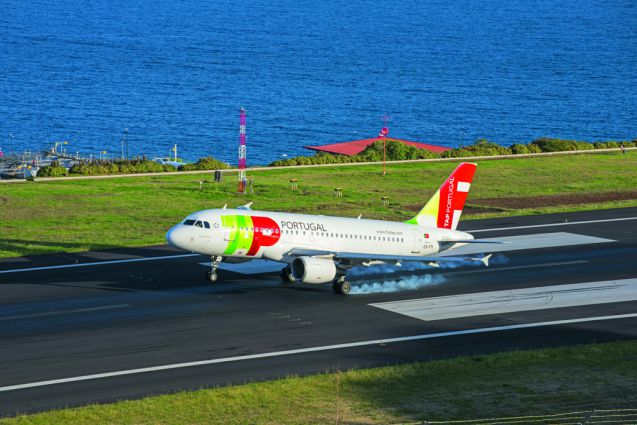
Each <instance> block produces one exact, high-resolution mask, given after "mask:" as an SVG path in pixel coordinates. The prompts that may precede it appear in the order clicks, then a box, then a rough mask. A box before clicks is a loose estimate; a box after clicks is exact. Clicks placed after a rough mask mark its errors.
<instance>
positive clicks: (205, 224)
mask: <svg viewBox="0 0 637 425" xmlns="http://www.w3.org/2000/svg"><path fill="white" fill-rule="evenodd" d="M203 225H204V227H205V228H206V229H210V223H208V222H207V221H204V222H203Z"/></svg>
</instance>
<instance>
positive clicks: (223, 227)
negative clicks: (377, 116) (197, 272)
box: [166, 162, 493, 295]
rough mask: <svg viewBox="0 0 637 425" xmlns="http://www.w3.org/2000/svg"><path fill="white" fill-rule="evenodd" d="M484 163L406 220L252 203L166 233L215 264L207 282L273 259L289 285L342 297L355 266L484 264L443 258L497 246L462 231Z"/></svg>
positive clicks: (451, 181)
mask: <svg viewBox="0 0 637 425" xmlns="http://www.w3.org/2000/svg"><path fill="white" fill-rule="evenodd" d="M476 167H477V164H473V163H464V162H463V163H461V164H459V165H458V166H457V168H456V169H455V170H454V171H453V173H451V175H450V176H449V177H448V178H447V180H446V181H445V182H444V183H443V184H442V186H440V188H439V189H438V191H437V192H436V193H435V194H434V195H433V196H432V198H431V199H430V200H429V201H428V202H427V204H426V205H425V206H424V207H423V208H422V210H420V212H419V213H418V214H417V215H416V216H415V217H413V218H412V219H410V220H407V221H406V222H403V223H401V222H393V221H383V220H368V219H362V218H361V216H359V217H358V218H348V217H334V216H323V215H309V214H293V213H285V212H268V211H256V210H252V209H251V208H250V206H251V204H252V203H249V204H247V205H244V206H242V207H239V208H236V209H227V205H226V206H224V207H223V208H218V209H207V210H202V211H197V212H194V213H192V214H190V215H189V216H187V217H186V218H185V219H184V220H183V221H182V222H180V223H179V224H177V225H175V226H173V227H172V228H171V229H170V230H169V231H168V232H167V233H166V241H167V242H168V243H169V244H170V245H172V246H174V247H177V248H180V249H182V250H185V251H191V252H194V253H199V254H205V255H208V256H210V258H211V270H210V271H208V272H207V275H206V276H207V278H208V280H210V281H211V282H215V281H217V279H218V274H217V269H218V268H219V265H220V264H221V262H222V261H227V262H229V263H231V262H243V261H250V260H252V259H267V260H272V261H277V262H281V263H282V264H284V265H285V266H284V267H283V268H282V270H281V278H282V279H283V281H284V282H295V281H301V282H304V283H311V284H323V283H329V282H331V283H332V287H333V290H334V292H335V293H337V294H345V295H346V294H348V293H349V292H350V290H351V288H352V286H351V283H350V282H348V281H347V279H346V274H347V271H348V270H349V269H351V268H352V267H354V266H373V265H379V264H393V265H397V266H400V265H401V264H402V263H404V262H410V261H412V262H420V263H424V264H427V265H430V266H434V267H436V266H439V265H440V263H441V262H466V261H476V262H480V263H482V264H484V266H488V265H489V258H490V257H491V255H486V256H484V257H481V258H475V257H457V256H456V257H454V256H441V255H440V254H441V253H442V252H445V251H449V250H451V249H453V248H456V247H458V246H461V245H464V244H467V243H487V242H488V243H493V241H492V240H490V241H483V240H478V239H474V238H473V236H472V235H471V234H469V233H466V232H461V231H459V230H456V228H457V226H458V222H459V220H460V215H461V214H462V209H463V207H464V204H465V200H466V198H467V195H468V193H469V188H470V187H471V182H472V180H473V175H474V173H475V170H476Z"/></svg>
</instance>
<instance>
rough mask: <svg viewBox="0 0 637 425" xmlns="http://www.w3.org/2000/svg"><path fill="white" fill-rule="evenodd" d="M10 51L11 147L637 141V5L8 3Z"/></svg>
mask: <svg viewBox="0 0 637 425" xmlns="http://www.w3.org/2000/svg"><path fill="white" fill-rule="evenodd" d="M0 49H1V55H0V148H1V149H3V150H4V151H5V152H7V151H11V150H13V151H14V152H16V151H17V152H22V151H24V150H31V151H34V150H37V149H45V148H47V147H50V146H52V145H53V143H54V142H56V141H68V145H66V148H67V150H68V151H69V152H73V153H75V152H76V151H79V152H80V154H82V155H86V156H88V155H90V154H94V155H96V156H97V154H98V152H100V151H106V152H107V154H106V155H108V156H120V154H121V146H122V145H121V140H122V138H123V137H126V138H127V139H128V144H129V153H130V155H143V154H145V155H148V156H149V157H154V156H166V155H168V154H169V150H170V148H171V147H172V145H173V144H175V143H176V144H177V145H178V150H179V156H180V157H183V158H187V159H196V158H198V157H201V156H205V155H213V156H215V157H217V158H219V159H222V160H224V161H228V162H230V163H233V164H236V161H237V160H236V156H237V145H238V140H239V135H238V134H239V133H238V126H239V108H240V107H245V108H246V110H247V120H248V125H247V132H248V165H256V164H266V163H269V162H271V161H273V160H275V159H280V158H283V157H285V156H295V155H300V154H306V153H310V152H309V151H307V150H305V149H304V148H303V146H305V145H317V144H326V143H336V142H343V141H350V140H355V139H360V138H368V137H375V136H376V135H377V134H378V131H379V129H380V128H381V127H382V126H383V121H382V120H381V117H383V116H385V115H387V116H389V117H390V121H389V123H388V124H389V128H390V136H393V137H397V138H404V139H409V140H415V141H421V142H427V143H433V144H439V145H444V146H450V147H454V146H459V145H467V144H470V143H472V142H474V141H475V140H476V139H478V138H483V137H484V138H487V139H489V140H492V141H495V142H497V143H500V144H503V145H509V144H511V143H515V142H529V141H531V140H533V139H535V138H538V137H542V136H549V137H559V138H569V139H579V140H589V141H593V140H608V139H632V138H636V137H637V3H636V2H635V1H634V0H616V1H612V0H609V1H581V0H578V1H572V0H559V1H558V0H529V1H519V2H518V1H495V0H484V1H473V0H465V1H451V2H450V1H440V0H432V1H421V2H401V1H391V0H375V1H364V0H347V1H338V0H329V1H320V2H317V1H305V0H300V1H266V0H249V1H243V2H241V1H229V0H214V1H203V0H182V1H174V0H153V1H148V0H132V1H131V0H126V1H123V0H111V1H108V2H99V1H91V0H82V1H80V0H56V1H53V0H51V1H42V0H33V1H28V2H25V1H22V0H3V1H2V3H1V4H0ZM125 129H127V131H126V130H125Z"/></svg>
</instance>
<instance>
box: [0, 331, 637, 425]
mask: <svg viewBox="0 0 637 425" xmlns="http://www.w3.org/2000/svg"><path fill="white" fill-rule="evenodd" d="M635 364H637V341H629V342H613V343H606V344H593V345H585V346H574V347H567V348H556V349H544V350H531V351H521V352H510V353H498V354H492V355H481V356H473V357H462V358H457V359H449V360H439V361H429V362H419V363H413V364H406V365H399V366H390V367H382V368H376V369H365V370H353V371H347V372H341V373H338V374H335V373H329V374H321V375H314V376H309V377H291V378H286V379H281V380H277V381H271V382H263V383H250V384H246V385H239V386H232V387H224V388H215V389H206V390H199V391H194V392H183V393H177V394H172V395H165V396H158V397H149V398H145V399H141V400H133V401H123V402H118V403H113V404H106V405H92V406H88V407H82V408H74V409H66V410H59V411H53V412H47V413H42V414H36V415H29V416H21V417H17V418H13V419H5V420H0V424H3V425H14V424H67V423H73V424H95V423H117V424H140V425H141V424H186V423H187V424H326V423H337V416H338V423H342V424H353V423H355V424H388V423H405V422H408V423H414V422H418V421H424V420H451V419H469V418H493V417H506V416H521V415H548V414H553V413H559V412H569V411H581V410H592V409H619V408H631V407H632V408H634V407H636V406H637V368H636V367H635Z"/></svg>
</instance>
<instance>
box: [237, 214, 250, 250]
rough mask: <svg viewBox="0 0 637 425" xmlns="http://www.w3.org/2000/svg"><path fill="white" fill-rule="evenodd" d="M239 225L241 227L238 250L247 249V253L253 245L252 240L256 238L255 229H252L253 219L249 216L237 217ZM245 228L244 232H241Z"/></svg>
mask: <svg viewBox="0 0 637 425" xmlns="http://www.w3.org/2000/svg"><path fill="white" fill-rule="evenodd" d="M237 224H238V225H239V238H238V239H239V242H238V244H237V249H245V250H246V252H248V250H249V249H250V245H252V239H253V238H254V229H253V230H249V229H251V228H252V217H250V216H247V215H239V216H237ZM241 228H243V230H241Z"/></svg>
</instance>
